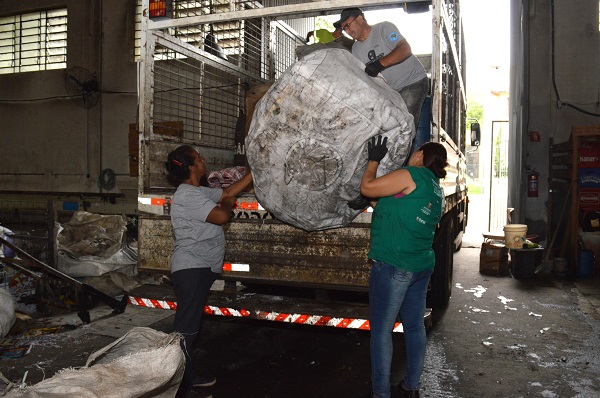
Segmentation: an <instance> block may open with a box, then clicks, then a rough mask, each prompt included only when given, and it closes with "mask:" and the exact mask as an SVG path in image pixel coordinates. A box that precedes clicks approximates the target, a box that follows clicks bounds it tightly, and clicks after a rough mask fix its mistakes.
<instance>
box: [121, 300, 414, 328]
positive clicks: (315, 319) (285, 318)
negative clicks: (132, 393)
mask: <svg viewBox="0 0 600 398" xmlns="http://www.w3.org/2000/svg"><path fill="white" fill-rule="evenodd" d="M129 303H130V304H132V305H137V306H140V307H149V308H159V309H165V310H175V309H177V303H176V302H174V301H164V300H155V299H147V298H140V297H132V296H129ZM204 313H205V314H208V315H217V316H232V317H253V318H256V319H260V320H264V321H273V322H288V323H295V324H298V325H314V326H330V327H336V328H343V329H359V330H370V325H369V321H368V320H366V319H359V318H335V317H330V316H326V315H308V314H286V313H280V312H272V311H261V310H256V311H254V316H252V313H251V312H249V311H247V310H245V309H240V310H238V309H235V308H228V307H216V306H212V305H207V306H205V307H204ZM393 331H394V332H396V333H403V332H404V329H403V327H402V323H400V322H396V324H394V329H393Z"/></svg>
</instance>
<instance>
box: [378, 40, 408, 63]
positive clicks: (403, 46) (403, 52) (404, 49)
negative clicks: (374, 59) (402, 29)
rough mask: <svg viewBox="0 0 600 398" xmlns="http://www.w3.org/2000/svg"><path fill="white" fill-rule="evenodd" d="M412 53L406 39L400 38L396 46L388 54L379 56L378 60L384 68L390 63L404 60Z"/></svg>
mask: <svg viewBox="0 0 600 398" xmlns="http://www.w3.org/2000/svg"><path fill="white" fill-rule="evenodd" d="M411 55H412V50H411V48H410V44H408V42H407V41H406V39H402V40H401V41H400V42H399V43H398V44H397V45H396V47H394V49H393V50H392V51H390V53H389V54H387V55H385V56H383V57H381V58H379V62H381V65H382V66H383V67H384V68H389V67H390V66H392V65H396V64H399V63H401V62H404V61H405V60H406V59H407V58H408V57H410V56H411Z"/></svg>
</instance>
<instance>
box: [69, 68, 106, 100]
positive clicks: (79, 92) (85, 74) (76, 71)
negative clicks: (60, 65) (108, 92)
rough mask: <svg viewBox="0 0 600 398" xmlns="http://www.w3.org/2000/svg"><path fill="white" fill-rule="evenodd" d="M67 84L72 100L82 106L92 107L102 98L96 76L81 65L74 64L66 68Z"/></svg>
mask: <svg viewBox="0 0 600 398" xmlns="http://www.w3.org/2000/svg"><path fill="white" fill-rule="evenodd" d="M65 86H66V88H67V92H68V93H69V97H70V98H71V100H72V101H73V102H74V103H75V104H77V106H80V107H82V108H91V107H93V106H94V105H96V104H97V103H98V100H99V99H100V91H99V87H98V81H97V80H96V77H95V76H94V75H93V74H92V72H90V71H89V70H87V69H85V68H83V67H81V66H73V67H71V68H69V69H67V70H66V72H65Z"/></svg>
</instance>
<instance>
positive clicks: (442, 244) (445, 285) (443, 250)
mask: <svg viewBox="0 0 600 398" xmlns="http://www.w3.org/2000/svg"><path fill="white" fill-rule="evenodd" d="M453 228H454V219H453V218H452V215H451V214H448V216H447V218H446V220H444V221H443V222H442V224H441V226H440V228H439V229H438V231H437V232H436V236H435V238H434V239H433V251H434V252H435V268H434V270H433V274H432V275H431V280H430V282H429V286H430V289H429V292H428V295H427V306H428V307H431V308H433V309H443V308H446V307H447V306H448V303H449V302H450V295H451V294H452V273H453V269H454V236H453V233H452V231H453Z"/></svg>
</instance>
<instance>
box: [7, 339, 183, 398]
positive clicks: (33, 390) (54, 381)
mask: <svg viewBox="0 0 600 398" xmlns="http://www.w3.org/2000/svg"><path fill="white" fill-rule="evenodd" d="M180 337H181V335H180V334H177V333H172V334H169V335H167V334H165V333H163V332H159V331H156V330H153V329H150V328H133V329H132V330H130V331H129V332H128V333H127V334H126V335H125V336H123V337H122V338H120V339H118V340H116V341H115V342H113V343H111V344H109V345H108V346H106V347H104V348H103V349H101V350H99V351H97V352H95V353H93V354H92V355H91V356H90V357H89V358H88V361H87V365H86V366H88V367H85V368H82V369H64V370H62V371H60V372H59V373H57V374H56V375H54V376H53V377H52V378H50V379H46V380H44V381H41V382H39V383H37V384H35V385H33V386H31V387H27V388H26V389H24V390H13V391H11V392H9V393H8V394H7V395H6V397H9V398H24V397H27V398H54V397H78V398H92V397H93V398H97V397H102V398H134V397H144V398H151V397H155V398H172V397H175V394H176V393H177V389H178V388H179V383H181V378H182V377H183V370H184V368H185V357H184V355H183V351H182V350H181V347H180V344H179V342H180Z"/></svg>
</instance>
